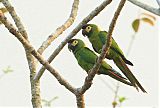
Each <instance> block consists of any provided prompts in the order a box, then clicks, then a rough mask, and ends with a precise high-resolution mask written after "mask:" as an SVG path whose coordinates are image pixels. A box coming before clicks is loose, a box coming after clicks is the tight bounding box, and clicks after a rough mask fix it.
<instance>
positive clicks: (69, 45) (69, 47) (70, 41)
mask: <svg viewBox="0 0 160 108" xmlns="http://www.w3.org/2000/svg"><path fill="white" fill-rule="evenodd" d="M72 42H73V40H72V39H71V40H69V41H68V49H69V51H70V52H71V51H72V50H71V48H72V45H71V43H72Z"/></svg>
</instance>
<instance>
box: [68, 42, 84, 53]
mask: <svg viewBox="0 0 160 108" xmlns="http://www.w3.org/2000/svg"><path fill="white" fill-rule="evenodd" d="M83 47H85V44H84V42H83V41H82V40H80V39H71V40H69V41H68V49H69V51H72V52H75V51H77V50H79V49H81V48H83Z"/></svg>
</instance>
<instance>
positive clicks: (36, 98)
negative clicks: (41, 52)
mask: <svg viewBox="0 0 160 108" xmlns="http://www.w3.org/2000/svg"><path fill="white" fill-rule="evenodd" d="M2 3H3V5H4V6H5V7H6V8H7V10H8V11H9V13H10V15H11V16H12V18H13V20H14V23H15V25H16V26H17V28H18V31H19V32H20V33H21V35H22V36H23V37H24V38H25V39H26V40H27V41H28V42H29V40H28V34H27V32H26V30H25V28H24V26H23V24H22V22H21V20H20V18H19V17H18V15H17V13H16V11H15V9H14V7H13V6H12V5H11V4H10V2H9V1H8V0H2ZM25 52H26V58H27V61H28V66H29V69H30V82H31V94H32V105H33V107H34V108H40V107H41V97H40V82H39V81H38V82H36V83H33V82H32V81H33V78H34V76H35V75H36V67H37V61H36V59H35V58H34V57H33V56H32V55H31V53H30V52H28V49H26V48H25Z"/></svg>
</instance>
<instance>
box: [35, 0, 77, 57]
mask: <svg viewBox="0 0 160 108" xmlns="http://www.w3.org/2000/svg"><path fill="white" fill-rule="evenodd" d="M78 5H79V0H74V2H73V5H72V10H71V14H70V16H69V18H68V19H67V21H66V22H65V23H64V24H63V25H61V26H60V27H58V28H57V29H56V31H55V32H54V33H52V34H51V35H50V36H48V38H47V40H46V41H44V42H43V44H42V45H41V46H40V48H39V49H38V52H39V53H40V54H42V53H43V51H44V50H45V49H46V48H47V47H48V46H49V45H50V44H51V43H52V42H53V41H54V39H56V38H57V37H58V36H59V35H61V34H62V33H63V32H64V31H65V30H66V29H67V28H69V27H70V26H71V25H72V24H73V22H74V20H75V18H76V16H77V11H78Z"/></svg>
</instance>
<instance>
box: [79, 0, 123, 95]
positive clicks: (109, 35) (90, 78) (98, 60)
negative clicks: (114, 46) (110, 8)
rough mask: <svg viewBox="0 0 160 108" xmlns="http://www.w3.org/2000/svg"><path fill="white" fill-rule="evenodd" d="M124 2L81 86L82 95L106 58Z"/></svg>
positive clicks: (118, 9) (120, 5)
mask: <svg viewBox="0 0 160 108" xmlns="http://www.w3.org/2000/svg"><path fill="white" fill-rule="evenodd" d="M125 2H126V0H121V1H120V3H119V6H118V8H117V10H116V12H115V14H114V17H113V19H112V21H111V24H110V26H109V31H108V36H107V41H106V43H105V45H103V48H102V52H101V54H100V56H99V57H98V59H97V62H96V63H95V65H94V67H93V68H92V69H91V71H90V72H89V74H88V76H87V77H86V79H85V82H84V85H83V86H82V88H81V90H80V92H81V93H82V94H83V93H84V92H85V91H86V90H88V89H89V88H90V87H91V84H92V80H93V78H94V76H95V74H96V72H97V71H98V69H99V68H100V66H101V62H102V60H103V59H104V58H105V56H106V53H107V52H108V50H109V48H110V46H111V42H112V32H113V30H114V27H115V24H116V21H117V19H118V16H119V14H120V12H121V10H122V8H123V6H124V4H125Z"/></svg>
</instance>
